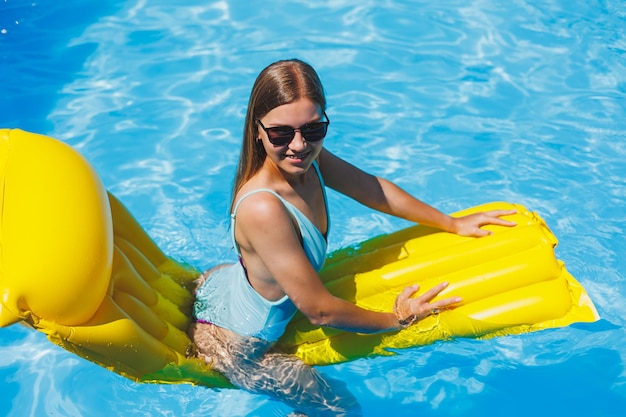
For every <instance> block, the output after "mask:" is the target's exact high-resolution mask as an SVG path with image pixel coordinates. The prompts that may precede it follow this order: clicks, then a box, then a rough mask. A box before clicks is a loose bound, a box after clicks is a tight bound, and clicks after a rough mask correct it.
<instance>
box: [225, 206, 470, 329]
mask: <svg viewBox="0 0 626 417" xmlns="http://www.w3.org/2000/svg"><path fill="white" fill-rule="evenodd" d="M256 200H257V201H256V202H255V204H246V203H252V201H248V200H246V201H245V202H244V203H243V204H241V206H240V207H239V210H238V212H237V228H238V235H239V239H240V247H241V248H242V250H244V251H246V252H247V253H248V255H249V256H248V259H250V260H252V259H253V258H254V259H257V260H260V261H261V262H262V264H263V266H264V268H263V269H266V270H267V273H268V276H270V277H271V279H272V281H274V282H270V283H269V284H270V285H266V284H268V283H267V282H265V283H264V282H259V281H262V280H259V281H257V280H256V277H255V276H254V274H255V272H256V271H255V270H253V268H251V266H252V265H251V264H250V263H249V262H247V264H246V266H247V267H248V271H249V275H250V279H251V284H252V285H253V287H255V289H257V291H259V287H261V286H263V285H266V287H265V290H266V291H265V294H264V293H263V291H259V292H260V293H261V295H263V296H265V297H266V298H269V299H279V298H281V297H282V295H284V294H287V295H288V296H289V298H290V299H291V300H292V302H293V303H294V304H295V305H296V307H297V308H298V309H299V310H300V311H301V312H302V313H303V314H304V315H305V316H306V317H307V318H308V319H309V320H310V321H311V322H312V323H313V324H315V325H319V326H328V327H335V328H340V329H343V330H347V331H352V332H359V333H376V332H380V331H385V330H396V329H399V328H401V327H403V326H402V324H401V322H404V323H408V322H411V321H412V318H415V319H417V320H419V319H421V318H423V317H426V316H428V315H429V314H431V313H432V312H433V310H436V309H443V308H446V307H448V306H450V305H452V304H454V303H457V302H459V301H460V300H459V299H457V298H446V299H443V300H438V301H435V302H432V300H433V298H434V297H436V296H437V295H438V294H439V293H440V292H441V291H443V289H444V288H445V285H444V284H440V285H438V286H436V287H434V288H433V289H431V290H430V291H427V292H425V293H424V294H422V295H420V296H417V297H414V295H415V293H416V292H417V290H418V287H417V286H412V287H408V288H407V289H405V290H404V291H403V292H402V293H401V294H400V295H399V296H398V298H397V300H396V307H395V308H394V312H375V311H371V310H366V309H363V308H361V307H358V306H356V305H354V304H353V303H351V302H348V301H346V300H343V299H341V298H338V297H336V296H334V295H332V294H331V293H330V292H329V291H328V290H327V289H326V287H325V286H324V284H323V283H322V281H321V279H320V278H319V275H318V274H317V272H316V271H315V269H314V268H313V266H312V265H311V263H310V262H309V260H308V258H307V257H306V254H305V253H304V250H303V249H302V245H301V243H300V240H299V236H298V234H297V232H296V230H295V228H294V225H293V221H292V220H291V217H290V216H289V214H288V212H287V210H286V209H285V207H284V205H283V203H282V202H280V201H279V200H278V199H276V198H273V197H269V198H261V199H256ZM259 270H261V269H259ZM268 295H269V297H268Z"/></svg>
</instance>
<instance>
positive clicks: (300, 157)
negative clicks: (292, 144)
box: [285, 152, 311, 160]
mask: <svg viewBox="0 0 626 417" xmlns="http://www.w3.org/2000/svg"><path fill="white" fill-rule="evenodd" d="M310 153H311V152H305V153H300V154H295V155H285V158H287V159H299V160H302V159H306V157H307V156H309V154H310Z"/></svg>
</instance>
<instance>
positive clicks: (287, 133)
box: [256, 112, 330, 146]
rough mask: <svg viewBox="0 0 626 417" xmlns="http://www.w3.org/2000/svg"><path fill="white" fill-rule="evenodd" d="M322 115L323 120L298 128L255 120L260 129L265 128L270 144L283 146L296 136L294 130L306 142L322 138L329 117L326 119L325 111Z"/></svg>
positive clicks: (326, 128)
mask: <svg viewBox="0 0 626 417" xmlns="http://www.w3.org/2000/svg"><path fill="white" fill-rule="evenodd" d="M324 117H325V118H326V121H325V122H312V123H307V124H305V125H304V126H300V128H298V129H294V128H293V127H291V126H276V127H265V126H263V123H261V120H260V119H256V122H257V123H258V124H259V126H261V129H263V130H265V133H267V138H268V139H269V140H270V143H271V144H272V145H274V146H285V145H286V144H288V143H289V142H291V141H292V140H293V137H294V136H296V131H299V132H300V134H301V135H302V137H303V138H304V140H306V141H307V142H319V141H320V140H322V139H324V137H325V136H326V132H327V131H328V125H329V124H330V119H328V116H327V115H326V112H324Z"/></svg>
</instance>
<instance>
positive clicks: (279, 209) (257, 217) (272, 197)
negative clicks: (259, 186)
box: [235, 190, 289, 224]
mask: <svg viewBox="0 0 626 417" xmlns="http://www.w3.org/2000/svg"><path fill="white" fill-rule="evenodd" d="M238 201H239V203H238V205H237V211H236V213H235V218H236V220H237V223H239V224H242V223H243V224H248V223H250V224H255V223H261V222H262V223H267V222H270V223H273V221H274V220H276V219H277V218H278V219H280V218H281V217H285V218H289V214H288V212H287V209H286V207H285V204H284V203H283V201H282V200H281V198H280V197H279V196H278V195H277V194H275V193H274V192H272V191H271V190H258V191H254V192H251V193H247V194H243V196H242V197H240V199H239V200H238Z"/></svg>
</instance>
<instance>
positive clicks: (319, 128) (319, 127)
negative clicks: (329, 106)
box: [300, 122, 328, 142]
mask: <svg viewBox="0 0 626 417" xmlns="http://www.w3.org/2000/svg"><path fill="white" fill-rule="evenodd" d="M327 128H328V123H326V122H319V123H309V124H307V125H304V126H302V128H301V129H300V131H301V132H302V136H304V138H305V139H306V140H307V142H317V141H320V140H322V139H324V137H325V136H326V130H327Z"/></svg>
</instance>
